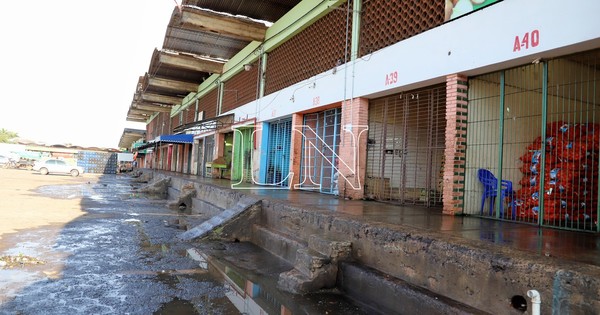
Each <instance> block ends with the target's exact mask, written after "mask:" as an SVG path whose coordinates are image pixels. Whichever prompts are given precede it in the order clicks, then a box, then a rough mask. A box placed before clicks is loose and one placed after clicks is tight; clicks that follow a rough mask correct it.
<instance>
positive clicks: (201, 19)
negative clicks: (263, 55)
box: [180, 7, 267, 42]
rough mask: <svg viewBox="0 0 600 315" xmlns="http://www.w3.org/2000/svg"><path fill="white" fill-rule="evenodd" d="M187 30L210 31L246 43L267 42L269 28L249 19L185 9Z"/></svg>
mask: <svg viewBox="0 0 600 315" xmlns="http://www.w3.org/2000/svg"><path fill="white" fill-rule="evenodd" d="M180 22H181V25H182V26H183V27H185V28H189V29H193V30H199V31H208V32H214V33H217V34H221V35H224V36H228V37H234V38H238V39H241V40H246V41H249V42H251V41H254V40H255V41H259V42H262V41H264V40H265V33H266V30H267V26H266V25H265V24H264V23H261V22H256V21H253V20H251V19H248V18H243V17H236V16H231V15H225V14H219V13H217V12H213V11H206V10H198V9H195V8H192V7H183V8H182V10H181V16H180Z"/></svg>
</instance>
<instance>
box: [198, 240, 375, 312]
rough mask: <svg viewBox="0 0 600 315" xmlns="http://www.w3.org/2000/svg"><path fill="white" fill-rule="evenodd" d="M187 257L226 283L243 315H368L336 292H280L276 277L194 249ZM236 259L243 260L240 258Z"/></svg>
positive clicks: (225, 286)
mask: <svg viewBox="0 0 600 315" xmlns="http://www.w3.org/2000/svg"><path fill="white" fill-rule="evenodd" d="M187 254H188V257H190V258H191V259H193V260H195V261H196V262H197V263H198V267H199V268H200V269H205V270H207V271H208V272H209V274H211V275H213V276H214V277H215V278H216V279H218V280H219V281H221V282H222V283H223V287H224V289H225V290H226V293H225V296H226V297H227V299H228V300H229V302H230V303H231V304H232V305H233V306H234V307H235V308H236V309H237V311H238V312H240V313H241V314H270V315H279V314H286V315H295V314H328V315H341V314H355V315H361V314H368V313H367V312H366V311H364V310H362V309H361V308H360V307H359V306H357V305H355V304H353V303H352V302H351V301H349V300H348V299H347V298H345V297H344V296H343V295H342V294H341V293H340V292H339V291H337V290H335V289H332V290H322V291H319V292H316V293H311V294H306V295H293V294H289V293H286V292H282V291H280V290H279V289H277V286H276V282H277V279H273V277H269V276H265V275H264V274H254V273H253V271H252V270H246V269H241V268H238V267H237V266H234V265H233V264H231V263H229V262H228V261H226V260H223V259H221V258H214V257H210V256H209V255H208V254H206V253H205V252H203V251H201V250H198V249H195V248H192V249H188V251H187ZM234 256H235V254H234ZM234 259H236V260H244V258H243V257H239V256H238V257H235V258H234Z"/></svg>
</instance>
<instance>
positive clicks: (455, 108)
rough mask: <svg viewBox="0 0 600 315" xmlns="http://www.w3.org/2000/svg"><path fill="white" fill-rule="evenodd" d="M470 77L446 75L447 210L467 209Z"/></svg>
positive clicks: (445, 187) (444, 210) (450, 212)
mask: <svg viewBox="0 0 600 315" xmlns="http://www.w3.org/2000/svg"><path fill="white" fill-rule="evenodd" d="M467 80H468V79H467V77H466V76H464V75H461V74H452V75H449V76H447V77H446V150H445V156H446V160H445V164H444V191H443V193H444V209H443V213H444V214H449V215H454V214H458V213H460V212H462V211H463V205H464V191H465V156H466V154H465V151H466V146H467V106H468V99H467V89H468V86H467Z"/></svg>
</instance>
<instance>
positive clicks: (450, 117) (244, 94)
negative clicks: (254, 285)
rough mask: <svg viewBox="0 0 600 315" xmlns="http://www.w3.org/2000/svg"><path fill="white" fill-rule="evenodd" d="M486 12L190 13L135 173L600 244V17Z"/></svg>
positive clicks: (156, 93) (380, 7)
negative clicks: (590, 237)
mask: <svg viewBox="0 0 600 315" xmlns="http://www.w3.org/2000/svg"><path fill="white" fill-rule="evenodd" d="M480 2H482V1H465V0H460V1H458V2H457V1H446V2H445V3H444V2H443V1H416V0H415V1H408V2H406V1H383V0H372V1H361V0H354V1H308V0H305V1H268V2H267V1H258V2H253V3H252V4H250V3H246V2H244V4H243V5H240V6H233V5H232V6H229V5H227V4H222V3H221V2H218V1H195V0H189V1H185V0H184V1H182V4H181V6H179V7H176V8H175V9H174V11H173V15H172V18H171V21H170V22H169V25H168V26H167V29H166V34H165V39H164V43H163V47H162V48H161V49H157V50H156V51H155V52H154V55H153V57H152V60H151V61H150V66H149V70H148V72H147V73H146V74H144V75H142V76H140V79H139V81H138V84H137V86H136V90H135V93H134V98H133V100H132V103H131V106H130V109H129V113H128V116H127V117H128V120H132V121H140V122H145V123H146V135H145V139H144V143H138V144H136V148H135V150H146V151H145V154H140V155H138V161H139V165H142V166H145V167H147V168H153V169H158V170H167V171H173V172H178V173H182V174H190V175H196V176H199V177H218V178H226V179H230V180H231V184H232V187H233V188H235V187H238V188H241V187H247V186H248V185H249V184H253V185H262V186H269V187H277V188H281V189H305V190H311V191H317V192H320V193H323V194H333V195H339V196H340V197H345V198H350V199H373V200H379V201H385V202H392V203H396V204H398V205H422V206H424V207H441V208H443V212H444V213H445V214H448V215H456V214H467V215H475V216H483V217H491V218H495V219H501V220H508V221H517V222H523V223H527V224H537V225H540V226H550V227H554V228H561V229H573V230H578V231H587V232H596V233H597V232H598V231H599V226H598V224H597V219H598V212H599V210H598V203H597V200H598V194H599V191H598V185H597V183H598V176H599V175H598V170H597V169H598V159H599V158H600V155H599V154H598V153H599V152H598V151H599V149H600V112H599V111H598V110H597V105H598V102H599V100H600V95H599V93H600V92H599V91H600V88H599V76H598V67H599V62H600V49H599V48H600V32H599V31H598V30H600V22H598V21H599V20H598V19H597V18H596V16H595V12H598V11H599V9H600V3H596V2H593V1H586V2H582V3H579V4H578V5H577V6H574V5H572V6H566V5H565V4H564V2H562V1H557V0H552V1H541V0H534V1H526V2H523V1H508V0H507V1H490V0H488V1H483V3H480ZM542 148H544V149H542ZM496 187H502V188H501V189H497V188H496ZM497 196H500V198H496V197H497Z"/></svg>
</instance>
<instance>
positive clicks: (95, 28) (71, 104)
mask: <svg viewBox="0 0 600 315" xmlns="http://www.w3.org/2000/svg"><path fill="white" fill-rule="evenodd" d="M178 2H179V1H178ZM175 6H176V2H175V1H174V0H103V1H81V0H54V1H49V0H27V1H18V0H5V1H0V34H1V36H0V76H1V78H2V80H1V81H0V82H1V83H0V129H2V128H4V129H7V130H9V131H13V132H16V133H17V134H18V135H19V137H20V138H25V139H28V140H33V141H41V142H45V143H46V144H72V145H79V146H86V147H102V148H117V147H118V144H119V140H120V138H121V135H122V134H123V129H124V128H134V129H145V124H143V123H134V122H128V121H126V116H127V111H128V109H129V105H130V104H131V100H132V99H133V94H134V92H135V87H136V85H137V81H138V78H139V77H140V76H142V75H144V74H145V73H146V72H147V71H148V67H149V65H150V58H151V57H152V52H153V51H154V49H155V48H158V49H160V48H162V43H163V39H164V36H165V32H166V29H167V25H168V22H169V19H170V17H171V14H172V12H173V9H174V8H175Z"/></svg>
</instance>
